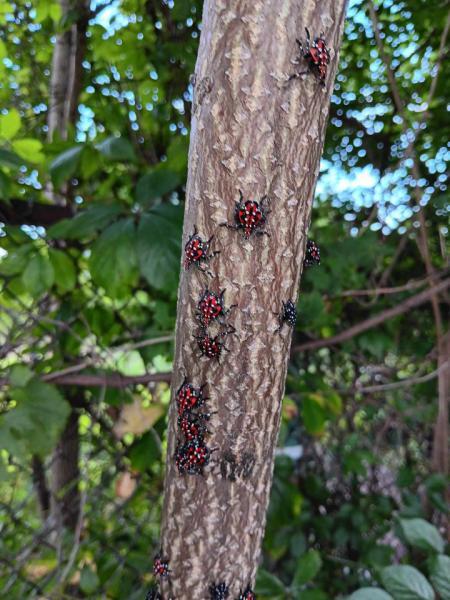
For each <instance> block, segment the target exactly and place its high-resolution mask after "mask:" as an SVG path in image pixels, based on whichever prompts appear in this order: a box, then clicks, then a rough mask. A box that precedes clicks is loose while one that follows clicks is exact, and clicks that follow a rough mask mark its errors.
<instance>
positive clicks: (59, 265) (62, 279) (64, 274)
mask: <svg viewBox="0 0 450 600" xmlns="http://www.w3.org/2000/svg"><path fill="white" fill-rule="evenodd" d="M49 256H50V260H51V263H52V265H53V270H54V272H55V284H56V287H57V288H58V290H59V291H61V292H63V293H64V292H69V291H70V290H73V288H74V287H75V284H76V281H77V278H76V271H75V266H74V264H73V261H72V259H71V258H70V256H69V255H68V254H67V253H66V252H63V251H62V250H55V249H53V248H50V250H49Z"/></svg>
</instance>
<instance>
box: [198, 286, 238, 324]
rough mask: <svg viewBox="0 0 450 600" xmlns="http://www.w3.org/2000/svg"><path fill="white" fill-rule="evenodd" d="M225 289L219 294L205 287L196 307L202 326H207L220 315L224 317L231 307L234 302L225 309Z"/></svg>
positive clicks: (233, 305)
mask: <svg viewBox="0 0 450 600" xmlns="http://www.w3.org/2000/svg"><path fill="white" fill-rule="evenodd" d="M224 294H225V290H222V291H221V292H220V294H215V293H214V292H210V291H209V290H208V289H206V290H205V291H204V292H203V294H202V295H201V297H200V300H199V302H198V305H197V308H198V312H197V316H198V318H199V320H200V322H201V324H202V325H203V326H204V327H208V325H209V324H210V323H211V321H214V320H216V319H219V318H220V317H226V315H227V314H228V313H229V312H230V310H231V309H232V308H234V307H235V306H236V304H232V305H231V306H230V308H229V309H228V310H226V309H225V304H224Z"/></svg>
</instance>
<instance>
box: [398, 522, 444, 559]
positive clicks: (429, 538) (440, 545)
mask: <svg viewBox="0 0 450 600" xmlns="http://www.w3.org/2000/svg"><path fill="white" fill-rule="evenodd" d="M400 526H401V528H402V531H403V534H404V536H405V538H406V541H407V542H408V543H409V544H411V546H413V547H414V548H421V549H422V550H434V551H436V552H438V553H441V552H443V550H444V546H445V544H444V540H443V539H442V537H441V534H440V533H439V531H438V530H437V529H436V527H435V526H434V525H432V524H431V523H428V522H427V521H425V520H424V519H400Z"/></svg>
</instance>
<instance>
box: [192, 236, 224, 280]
mask: <svg viewBox="0 0 450 600" xmlns="http://www.w3.org/2000/svg"><path fill="white" fill-rule="evenodd" d="M213 237H214V236H211V237H210V238H209V240H203V239H202V238H201V237H200V236H199V235H198V233H197V227H194V233H193V234H192V235H191V237H190V238H189V239H188V241H187V242H186V245H185V247H184V268H185V270H186V271H187V270H188V269H189V268H190V266H191V265H195V266H196V267H197V268H198V269H200V271H202V272H203V273H208V274H209V275H211V273H209V271H207V270H206V269H204V268H202V265H203V264H204V263H207V262H209V261H210V260H211V258H212V257H213V256H215V255H216V254H220V252H219V251H218V250H216V251H215V252H212V254H208V252H209V247H210V244H211V242H212V240H213Z"/></svg>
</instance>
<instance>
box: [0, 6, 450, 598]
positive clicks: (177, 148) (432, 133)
mask: <svg viewBox="0 0 450 600" xmlns="http://www.w3.org/2000/svg"><path fill="white" fill-rule="evenodd" d="M375 9H376V11H375ZM375 9H374V5H373V4H371V3H370V2H365V1H361V0H352V1H351V2H350V6H349V12H348V20H347V24H346V33H345V39H344V44H343V48H342V53H341V63H340V72H339V75H338V77H337V83H336V87H335V91H334V94H333V97H332V106H331V118H330V123H329V128H328V135H327V141H326V148H325V152H324V157H323V162H322V169H321V176H320V180H319V184H318V189H317V197H316V202H315V208H314V214H313V219H312V231H311V237H312V238H313V239H314V240H316V242H317V243H318V244H319V245H320V248H321V253H322V265H321V266H320V267H318V268H315V269H310V270H308V271H307V273H306V275H305V276H304V278H303V281H302V289H301V295H300V300H299V306H298V309H299V320H298V325H297V329H296V331H295V335H294V341H293V349H292V358H291V363H290V368H289V374H288V381H287V387H286V398H285V401H284V410H283V421H282V427H281V434H280V439H279V449H278V457H277V464H276V471H275V480H274V485H273V491H272V498H271V504H270V509H269V516H268V524H267V531H266V536H265V542H264V556H263V564H262V567H261V570H260V575H259V579H258V586H257V591H258V592H259V596H260V597H262V598H264V597H266V598H272V599H274V598H295V599H297V598H298V599H300V600H326V599H331V598H344V597H348V596H350V595H351V594H353V595H351V598H353V599H354V600H355V599H356V600H358V599H359V600H383V599H384V600H386V599H389V598H394V600H397V599H399V600H400V599H401V600H414V599H425V600H428V599H432V598H435V597H440V598H443V599H447V600H448V599H449V598H450V558H449V557H448V555H446V554H445V551H446V548H445V536H446V531H447V530H446V527H447V523H448V522H447V516H448V506H447V503H446V489H447V485H448V481H447V479H446V476H447V469H448V462H446V461H445V459H444V458H443V456H445V455H446V448H447V440H446V437H445V433H446V431H447V430H446V416H445V410H444V408H443V407H444V406H445V401H446V399H445V396H444V401H443V402H442V389H443V388H442V385H443V383H442V382H444V383H445V381H444V380H445V364H447V365H448V362H447V363H445V360H447V361H448V358H447V359H445V358H444V360H442V348H443V347H445V340H446V337H447V338H448V334H447V336H446V334H445V327H446V324H445V322H443V319H442V315H444V314H445V311H447V313H448V295H447V292H446V290H447V289H448V286H446V284H445V282H446V281H447V282H448V274H449V264H448V214H449V203H448V190H447V175H446V163H447V162H448V159H449V156H450V151H449V149H448V139H449V121H448V118H447V116H446V110H447V102H448V88H449V81H450V73H449V63H448V60H446V59H447V58H448V51H447V46H446V36H447V33H448V27H449V18H448V7H447V6H446V4H445V3H440V2H433V3H430V2H425V0H405V1H401V2H400V1H398V2H394V1H393V0H383V1H381V2H377V3H376V4H375ZM90 10H91V12H90V14H89V15H88V19H87V21H86V27H87V29H86V47H85V49H84V56H83V60H82V73H81V80H80V81H81V83H82V85H81V90H80V95H79V100H78V102H77V104H78V109H77V116H76V120H75V122H74V124H73V125H70V126H69V127H68V131H67V135H66V136H62V137H61V136H58V135H54V136H53V139H52V140H51V141H50V140H49V136H48V109H49V103H50V100H49V90H50V80H51V75H52V69H51V67H50V65H51V63H52V54H53V51H54V45H55V35H56V34H58V33H59V34H61V33H62V32H64V31H68V30H69V29H70V27H71V26H72V25H73V23H74V22H76V21H77V19H79V18H80V15H79V14H77V12H76V11H69V13H68V14H65V15H62V13H61V9H60V6H59V4H58V2H56V0H55V1H54V2H50V1H47V0H39V1H37V0H35V1H33V2H28V1H22V0H20V1H13V0H9V1H5V0H0V198H1V200H0V236H1V237H0V241H1V250H0V277H1V286H2V287H1V300H0V337H1V344H2V348H1V350H0V369H1V372H2V375H1V380H0V384H1V387H0V410H1V414H0V448H2V450H1V451H0V452H1V454H0V479H1V483H0V510H1V514H0V589H2V590H3V594H4V596H3V597H5V598H10V599H13V598H14V599H15V598H17V599H19V598H20V599H22V598H38V597H39V598H82V597H87V598H117V599H121V600H122V599H124V598H127V599H130V600H132V599H137V598H144V597H145V593H146V591H147V590H148V588H149V586H150V585H151V582H152V574H151V563H152V557H153V555H154V554H155V552H156V551H157V549H158V528H159V517H160V506H161V494H162V485H163V474H164V465H163V460H164V447H165V419H166V412H167V406H168V401H169V390H168V381H169V379H170V369H171V360H172V350H173V348H172V332H173V328H174V323H175V312H176V294H177V280H178V272H179V260H180V252H181V223H182V215H183V195H184V183H185V177H186V164H187V148H188V137H189V123H190V110H191V98H192V85H191V83H190V75H191V74H192V73H193V71H194V65H195V58H196V51H197V44H198V39H199V35H200V29H201V24H200V19H201V2H200V1H198V0H197V1H192V0H183V1H182V0H175V2H174V1H173V0H164V1H159V0H117V1H114V0H113V1H108V2H104V1H98V2H93V3H92V5H91V7H90ZM377 22H379V30H378V32H379V36H378V38H377V37H376V36H375V35H374V33H375V29H376V27H375V24H376V23H377ZM301 35H302V32H299V36H301ZM292 52H293V60H294V58H295V55H296V48H295V45H293V50H292ZM286 75H289V74H286ZM298 85H301V84H300V83H299V84H298ZM433 286H434V287H435V288H436V289H437V291H436V292H435V293H434V292H433ZM430 290H431V291H430ZM420 294H422V296H420ZM439 315H441V317H439ZM447 373H448V369H447ZM443 375H444V377H443ZM438 380H439V381H440V384H441V402H439V391H438ZM447 389H448V388H447ZM444 391H445V390H444ZM439 407H440V410H439ZM443 410H444V414H443ZM70 414H72V415H76V418H78V427H79V432H80V449H79V453H80V460H79V467H80V473H79V481H77V484H78V485H76V486H75V499H76V502H79V503H80V506H81V510H80V511H79V512H78V511H76V517H77V518H76V520H75V523H74V524H72V526H69V527H62V526H61V524H58V523H55V521H54V519H52V511H51V506H50V504H51V502H50V501H49V491H48V490H49V483H48V480H49V477H50V474H51V470H52V462H53V461H54V456H55V455H54V454H52V453H53V451H54V449H55V447H56V445H57V443H58V440H59V439H60V438H61V436H63V437H64V435H66V434H67V427H66V424H67V419H68V418H69V415H70ZM65 427H66V430H65V429H64V428H65ZM442 431H443V432H444V436H442V435H439V434H438V433H436V432H441V433H442ZM72 488H73V486H72ZM72 491H73V489H72ZM63 492H64V493H65V491H64V490H63ZM46 494H47V495H46ZM236 560H237V561H238V560H239V557H238V556H237V557H236ZM374 587H376V588H378V591H377V590H375V591H374V590H373V589H369V590H368V589H367V588H374ZM361 588H363V589H362V590H361ZM355 590H360V591H358V592H356V593H355ZM382 590H385V591H382Z"/></svg>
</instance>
